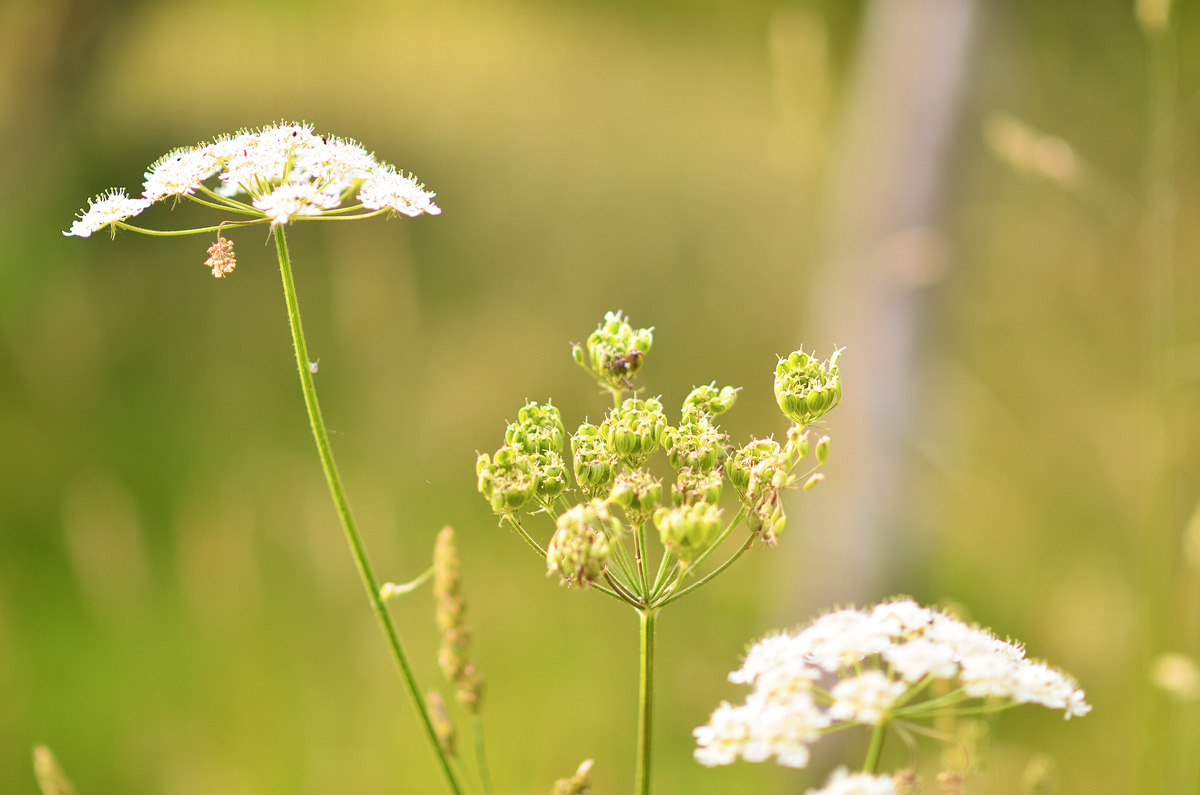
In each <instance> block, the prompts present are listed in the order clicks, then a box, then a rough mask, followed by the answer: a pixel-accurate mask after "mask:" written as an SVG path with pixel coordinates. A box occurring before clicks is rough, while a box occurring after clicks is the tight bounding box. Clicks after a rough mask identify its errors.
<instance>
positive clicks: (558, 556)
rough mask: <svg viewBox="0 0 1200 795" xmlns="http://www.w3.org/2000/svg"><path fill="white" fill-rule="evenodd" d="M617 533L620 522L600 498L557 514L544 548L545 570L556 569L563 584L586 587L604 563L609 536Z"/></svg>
mask: <svg viewBox="0 0 1200 795" xmlns="http://www.w3.org/2000/svg"><path fill="white" fill-rule="evenodd" d="M620 534H621V523H620V522H618V521H617V520H616V519H615V518H613V516H612V514H610V513H609V512H608V507H607V505H606V504H605V503H604V502H602V501H600V500H592V501H591V502H587V503H581V504H579V505H575V506H573V507H572V508H571V509H570V510H568V511H567V512H565V513H563V514H562V515H560V516H559V517H558V522H557V529H556V530H555V531H554V537H553V538H551V539H550V546H548V547H547V548H546V566H547V569H546V573H547V574H551V573H555V572H557V573H558V575H559V576H560V577H561V578H562V580H561V582H562V584H563V585H571V584H572V583H574V584H575V585H579V586H580V587H583V588H586V587H587V586H589V585H591V584H592V583H593V582H595V581H596V580H598V579H600V577H601V576H602V575H603V574H604V568H605V566H607V565H608V556H609V536H612V537H617V536H619V535H620Z"/></svg>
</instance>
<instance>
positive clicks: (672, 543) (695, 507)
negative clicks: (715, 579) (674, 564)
mask: <svg viewBox="0 0 1200 795" xmlns="http://www.w3.org/2000/svg"><path fill="white" fill-rule="evenodd" d="M654 526H655V527H656V528H658V537H659V540H661V541H662V544H663V546H664V547H666V548H667V549H669V550H671V551H672V552H674V553H675V555H676V556H678V558H679V559H680V560H681V561H683V562H684V563H687V562H688V561H690V560H691V559H692V558H694V557H695V556H696V555H698V554H700V553H701V552H703V551H704V550H705V548H706V547H707V546H708V545H709V543H711V542H712V540H713V539H714V538H716V536H717V534H718V533H720V532H721V509H720V508H718V507H717V506H715V505H712V504H710V503H707V502H703V501H701V502H696V503H693V504H691V505H680V506H677V507H675V508H659V509H658V510H657V511H655V512H654Z"/></svg>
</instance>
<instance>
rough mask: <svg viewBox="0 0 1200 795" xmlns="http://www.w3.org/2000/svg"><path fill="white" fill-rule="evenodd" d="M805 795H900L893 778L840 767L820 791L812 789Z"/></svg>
mask: <svg viewBox="0 0 1200 795" xmlns="http://www.w3.org/2000/svg"><path fill="white" fill-rule="evenodd" d="M805 795H898V791H897V789H896V783H895V782H894V781H893V780H892V777H891V776H873V775H871V774H870V773H850V772H847V770H846V768H844V767H839V768H838V769H837V770H835V771H833V775H831V776H830V777H829V781H827V782H826V783H825V786H823V787H821V788H820V789H810V790H809V791H808V792H807V793H805Z"/></svg>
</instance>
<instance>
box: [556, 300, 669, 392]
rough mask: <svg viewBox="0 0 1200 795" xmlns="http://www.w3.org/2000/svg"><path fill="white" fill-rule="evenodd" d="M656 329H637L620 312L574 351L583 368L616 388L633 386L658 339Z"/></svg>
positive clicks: (608, 315) (575, 357)
mask: <svg viewBox="0 0 1200 795" xmlns="http://www.w3.org/2000/svg"><path fill="white" fill-rule="evenodd" d="M653 331H654V329H653V328H642V329H634V328H633V327H632V326H631V325H629V321H628V320H627V319H626V318H625V316H624V315H622V314H621V313H620V312H609V313H607V314H605V316H604V322H603V323H601V324H600V328H598V329H596V330H595V331H593V332H592V334H591V336H589V337H588V338H587V343H586V349H587V350H586V356H585V350H584V346H581V345H575V346H574V347H573V348H572V350H571V354H572V356H573V357H574V359H575V361H576V363H577V364H579V366H580V367H582V368H583V369H585V370H587V371H588V372H589V373H591V375H592V377H593V378H595V379H596V380H597V381H599V382H600V383H601V384H603V385H604V386H606V387H608V388H609V389H613V390H622V389H632V381H631V379H632V378H633V376H634V375H636V374H637V372H638V370H640V369H641V368H642V364H643V363H644V362H645V359H646V353H647V352H649V350H650V346H651V345H652V344H653V342H654V335H653Z"/></svg>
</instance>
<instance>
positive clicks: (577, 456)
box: [571, 422, 620, 497]
mask: <svg viewBox="0 0 1200 795" xmlns="http://www.w3.org/2000/svg"><path fill="white" fill-rule="evenodd" d="M571 457H572V458H573V459H574V470H575V482H576V483H578V484H579V488H581V489H583V491H584V492H585V493H586V494H587V495H588V496H590V497H599V496H602V495H604V494H607V493H608V489H609V487H610V486H611V485H612V482H613V478H615V477H616V476H617V472H618V471H619V470H620V464H619V463H618V461H617V459H616V458H615V457H614V456H613V454H612V451H611V450H610V449H609V447H608V443H607V442H605V441H604V437H603V436H601V435H600V429H599V428H597V427H596V426H595V425H591V424H589V423H586V422H585V423H584V424H583V425H580V426H579V429H578V430H577V431H575V435H574V436H572V437H571Z"/></svg>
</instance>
